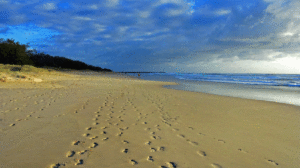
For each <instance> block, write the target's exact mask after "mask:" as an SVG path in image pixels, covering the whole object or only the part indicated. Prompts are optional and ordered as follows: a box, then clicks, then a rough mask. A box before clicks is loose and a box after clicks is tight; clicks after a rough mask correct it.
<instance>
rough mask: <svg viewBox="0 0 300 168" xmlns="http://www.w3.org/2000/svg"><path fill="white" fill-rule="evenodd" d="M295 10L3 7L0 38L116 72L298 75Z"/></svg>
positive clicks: (276, 3) (169, 0) (169, 4)
mask: <svg viewBox="0 0 300 168" xmlns="http://www.w3.org/2000/svg"><path fill="white" fill-rule="evenodd" d="M299 7H300V2H299V1H298V0H287V1H286V0H244V1H238V0H223V1H219V0H210V1H205V0H203V1H195V2H194V1H188V0H151V1H150V0H145V1H136V0H122V1H121V0H107V1H95V0H85V1H83V0H73V1H66V0H65V1H64V0H62V1H61V0H52V1H47V0H44V1H40V0H27V1H21V0H1V1H0V11H1V12H0V16H1V17H0V38H14V39H16V40H17V41H18V38H19V40H20V41H21V40H24V41H26V40H25V37H26V38H27V41H26V42H29V45H30V46H31V47H32V48H36V49H37V50H38V51H41V52H45V53H48V54H50V55H54V56H55V55H57V56H65V57H68V58H71V59H77V60H81V61H84V62H86V63H88V64H92V65H95V66H101V67H103V68H110V69H112V70H114V71H167V72H178V71H180V72H237V73H238V72H255V73H260V72H262V73H264V72H268V73H280V72H282V73H297V72H298V73H300V70H299V69H300V68H298V69H297V64H298V63H299V64H300V55H299V49H300V46H299V44H300V43H299V42H300V26H299V24H300V11H299ZM21 26H22V27H21ZM21 30H22V31H21ZM18 33H19V34H18ZM26 33H27V34H26ZM29 33H31V35H29ZM289 60H290V61H292V62H289ZM278 61H280V62H278ZM284 62H285V63H284ZM296 63H297V64H296ZM299 64H298V65H299Z"/></svg>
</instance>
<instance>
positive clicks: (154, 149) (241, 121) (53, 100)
mask: <svg viewBox="0 0 300 168" xmlns="http://www.w3.org/2000/svg"><path fill="white" fill-rule="evenodd" d="M47 78H48V80H49V81H47V82H46V80H47ZM41 79H43V82H40V83H36V84H35V85H34V86H37V85H47V87H45V88H42V87H41V88H40V89H36V88H34V87H31V89H5V88H1V89H0V94H1V97H2V98H1V102H4V103H2V104H0V105H1V109H2V110H1V111H0V133H1V134H0V139H1V140H3V144H6V145H5V146H2V149H3V153H6V155H5V156H3V157H0V163H2V164H3V167H5V166H7V167H18V166H19V167H55V166H59V165H60V166H63V165H65V167H91V168H93V167H116V168H117V167H120V168H121V167H132V166H134V167H146V168H147V167H149V168H150V167H161V166H165V167H172V166H173V167H174V166H175V167H178V168H180V167H249V168H250V167H270V168H272V167H297V166H296V165H299V164H300V161H299V160H298V159H297V158H298V157H299V156H297V154H298V153H299V152H300V149H299V148H298V146H299V145H300V143H299V133H300V126H299V124H298V121H299V119H300V113H299V111H300V108H299V107H298V106H293V105H285V104H280V103H275V102H266V101H260V100H249V99H243V98H235V97H227V96H219V95H212V94H208V93H200V92H191V91H182V90H174V89H167V88H164V85H176V83H173V82H158V81H147V80H139V79H134V78H128V77H120V76H118V75H116V76H115V77H112V76H110V77H108V76H107V77H105V76H98V77H95V76H93V75H91V76H89V75H87V76H83V75H70V74H68V75H65V76H64V75H62V76H41ZM53 81H55V82H56V83H55V84H52V83H51V82H53ZM44 82H45V83H44ZM10 84H12V83H10ZM17 84H18V85H16V87H15V88H17V87H19V88H22V87H23V88H25V87H29V85H33V84H31V83H28V84H26V86H25V85H22V84H20V82H19V83H17ZM3 85H6V84H1V83H0V86H3ZM48 85H49V86H48ZM6 86H8V85H6ZM50 86H51V87H50ZM55 86H56V87H55ZM58 86H61V87H58ZM99 158H101V159H99ZM76 159H77V160H76ZM76 164H78V165H76ZM0 166H2V165H1V164H0Z"/></svg>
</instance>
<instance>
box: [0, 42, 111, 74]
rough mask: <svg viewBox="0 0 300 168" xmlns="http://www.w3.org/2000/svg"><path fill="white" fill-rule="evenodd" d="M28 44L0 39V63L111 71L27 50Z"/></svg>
mask: <svg viewBox="0 0 300 168" xmlns="http://www.w3.org/2000/svg"><path fill="white" fill-rule="evenodd" d="M27 48H29V45H24V44H20V43H19V42H15V41H14V39H7V40H6V41H5V40H4V39H3V38H1V39H0V63H1V64H14V65H32V66H35V67H39V68H43V67H53V68H65V69H74V70H92V71H105V72H112V70H110V69H106V68H101V67H96V66H92V65H87V64H85V63H84V62H81V61H74V60H71V59H68V58H64V57H60V56H55V57H53V56H51V55H48V54H45V53H43V52H42V53H37V51H36V50H35V49H34V50H27Z"/></svg>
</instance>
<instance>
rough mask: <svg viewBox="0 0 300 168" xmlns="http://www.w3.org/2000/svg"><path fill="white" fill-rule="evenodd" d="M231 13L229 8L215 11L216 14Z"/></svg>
mask: <svg viewBox="0 0 300 168" xmlns="http://www.w3.org/2000/svg"><path fill="white" fill-rule="evenodd" d="M230 13H231V10H225V9H221V10H218V11H216V12H215V14H216V15H228V14H230Z"/></svg>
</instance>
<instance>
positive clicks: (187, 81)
mask: <svg viewBox="0 0 300 168" xmlns="http://www.w3.org/2000/svg"><path fill="white" fill-rule="evenodd" d="M128 75H130V76H136V77H138V76H137V74H134V73H128ZM139 78H140V79H144V80H154V81H166V82H176V83H178V84H179V85H166V86H164V87H166V88H170V89H177V90H187V91H193V92H203V93H209V94H215V95H222V96H231V97H239V98H245V99H254V100H264V101H272V102H278V103H285V104H293V105H297V106H300V75H297V74H229V73H226V74H225V73H224V74H217V73H214V74H208V73H141V75H140V77H139Z"/></svg>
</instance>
